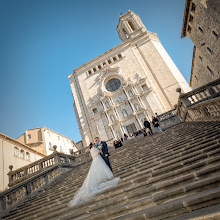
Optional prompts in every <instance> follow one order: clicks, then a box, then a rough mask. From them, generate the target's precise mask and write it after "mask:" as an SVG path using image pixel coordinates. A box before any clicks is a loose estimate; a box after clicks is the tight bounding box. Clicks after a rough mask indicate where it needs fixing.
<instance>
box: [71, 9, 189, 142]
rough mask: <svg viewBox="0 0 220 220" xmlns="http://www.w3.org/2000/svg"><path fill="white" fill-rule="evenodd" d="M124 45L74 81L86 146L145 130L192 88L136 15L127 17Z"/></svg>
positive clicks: (82, 70)
mask: <svg viewBox="0 0 220 220" xmlns="http://www.w3.org/2000/svg"><path fill="white" fill-rule="evenodd" d="M117 32H118V34H119V38H120V39H121V40H122V43H121V44H119V45H117V46H116V47H114V48H112V49H110V50H109V51H107V52H105V53H103V54H101V55H100V56H98V57H96V58H94V59H92V60H90V61H89V62H87V63H85V64H84V65H82V66H80V67H78V68H76V69H75V70H74V72H73V73H72V74H70V75H69V82H70V85H71V89H72V94H73V98H74V111H75V114H76V118H77V122H78V125H79V130H80V134H81V137H82V141H83V144H84V146H88V145H89V143H90V142H94V138H95V137H96V136H99V137H101V139H102V140H105V141H109V142H111V141H113V140H114V139H117V138H120V137H122V136H123V135H124V133H125V134H127V135H130V134H131V133H133V132H135V131H136V130H139V129H141V128H143V119H144V118H145V117H146V118H148V119H149V120H151V116H152V115H155V113H156V112H157V113H158V114H161V113H164V112H166V111H168V110H170V109H172V108H173V107H174V105H175V104H177V99H178V94H177V93H176V88H178V87H180V88H181V89H182V91H183V92H188V91H190V87H189V85H188V83H187V82H186V80H185V79H184V77H183V76H182V74H181V73H180V71H179V70H178V68H177V67H176V65H175V64H174V62H173V61H172V60H171V58H170V57H169V55H168V54H167V52H166V50H165V49H164V47H163V46H162V44H161V43H160V41H159V39H158V37H157V34H155V33H152V32H150V31H148V30H147V29H146V28H145V26H144V24H143V23H142V21H141V19H140V17H139V16H138V15H136V14H135V13H134V12H132V11H129V12H128V13H126V14H124V15H121V16H120V18H119V23H118V26H117Z"/></svg>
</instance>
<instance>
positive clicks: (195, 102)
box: [176, 78, 220, 121]
mask: <svg viewBox="0 0 220 220" xmlns="http://www.w3.org/2000/svg"><path fill="white" fill-rule="evenodd" d="M176 91H177V92H178V93H180V96H179V100H178V104H177V114H178V115H179V116H180V118H181V120H182V121H186V118H187V120H188V121H189V120H195V119H198V118H201V117H202V115H203V117H206V118H207V117H209V116H211V115H212V114H211V113H209V114H201V113H200V112H201V111H202V110H201V108H203V111H205V106H204V105H209V101H208V100H215V101H216V99H215V98H217V97H219V96H220V78H219V79H217V80H215V81H213V82H210V83H208V84H206V85H204V86H201V87H199V88H197V89H195V90H192V91H190V92H188V93H185V94H183V93H181V89H180V88H178V89H177V90H176ZM203 102H204V105H202V106H203V107H201V106H200V104H201V103H203ZM211 103H212V104H211V106H212V107H209V109H211V108H212V109H215V110H216V105H217V103H216V104H214V103H213V101H211ZM196 106H200V107H199V109H198V108H197V107H196ZM213 106H215V107H213ZM189 110H190V113H189V112H188V111H189ZM196 111H197V115H200V117H195V114H196V113H195V112H196ZM207 111H208V110H207ZM209 111H210V110H209ZM188 113H189V114H188ZM190 115H194V116H193V117H192V118H191V119H190Z"/></svg>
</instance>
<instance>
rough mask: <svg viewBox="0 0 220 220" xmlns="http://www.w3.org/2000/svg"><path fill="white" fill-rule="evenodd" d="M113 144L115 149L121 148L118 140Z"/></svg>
mask: <svg viewBox="0 0 220 220" xmlns="http://www.w3.org/2000/svg"><path fill="white" fill-rule="evenodd" d="M113 145H114V147H115V149H117V148H119V143H118V141H116V140H115V141H114V143H113Z"/></svg>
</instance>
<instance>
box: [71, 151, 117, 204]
mask: <svg viewBox="0 0 220 220" xmlns="http://www.w3.org/2000/svg"><path fill="white" fill-rule="evenodd" d="M90 153H91V156H92V159H93V161H92V164H91V166H90V169H89V172H88V174H87V177H86V179H85V181H84V183H83V185H82V186H81V188H80V189H79V190H78V191H77V192H76V193H75V195H74V197H73V199H72V200H71V201H70V202H69V204H68V206H69V207H72V206H75V205H79V204H82V203H84V202H87V201H89V200H91V199H93V198H94V196H95V194H97V193H100V192H102V191H104V190H106V189H108V188H111V187H113V186H116V185H117V184H118V181H119V179H120V178H114V175H113V173H112V171H111V170H110V168H109V167H108V166H107V165H106V163H105V161H104V160H103V159H102V157H101V156H100V155H99V150H98V149H97V148H96V147H92V148H91V150H90Z"/></svg>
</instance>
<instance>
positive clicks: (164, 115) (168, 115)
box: [157, 109, 177, 122]
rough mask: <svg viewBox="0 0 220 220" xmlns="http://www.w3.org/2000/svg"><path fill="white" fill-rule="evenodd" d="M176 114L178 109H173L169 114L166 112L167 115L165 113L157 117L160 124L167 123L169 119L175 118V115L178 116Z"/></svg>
mask: <svg viewBox="0 0 220 220" xmlns="http://www.w3.org/2000/svg"><path fill="white" fill-rule="evenodd" d="M176 112H177V111H176V109H172V110H170V111H168V112H165V113H163V114H160V115H157V119H158V120H159V121H160V122H162V121H165V120H167V119H169V118H171V117H173V116H175V115H176Z"/></svg>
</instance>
